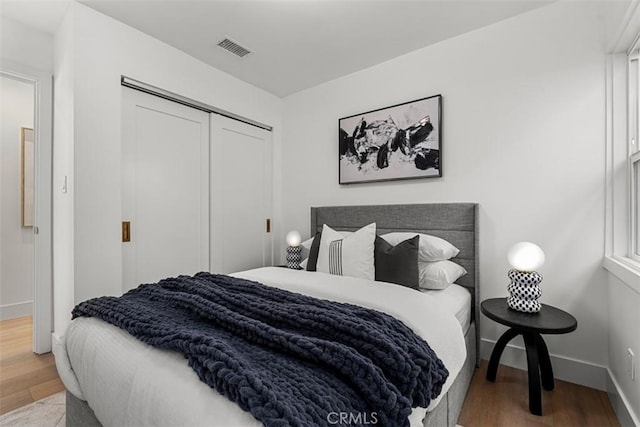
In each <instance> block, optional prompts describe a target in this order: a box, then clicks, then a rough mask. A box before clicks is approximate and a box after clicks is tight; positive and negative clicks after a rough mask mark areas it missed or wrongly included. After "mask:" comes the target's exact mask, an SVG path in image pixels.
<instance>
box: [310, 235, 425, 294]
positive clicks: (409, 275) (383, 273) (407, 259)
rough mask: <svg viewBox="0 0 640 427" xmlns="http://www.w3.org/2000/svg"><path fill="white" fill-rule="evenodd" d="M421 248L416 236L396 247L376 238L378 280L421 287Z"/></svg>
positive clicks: (415, 287)
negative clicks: (419, 266) (419, 265)
mask: <svg viewBox="0 0 640 427" xmlns="http://www.w3.org/2000/svg"><path fill="white" fill-rule="evenodd" d="M314 243H315V241H314ZM419 247H420V236H414V237H412V238H411V239H407V240H405V241H403V242H400V243H399V244H397V245H396V246H393V245H391V244H390V243H389V242H387V241H386V240H384V239H383V238H382V237H380V236H376V240H375V249H374V250H375V266H376V280H377V281H381V282H391V283H396V284H398V285H402V286H406V287H408V288H413V289H418V288H419V285H420V272H419V270H418V249H419ZM312 248H313V247H312ZM312 250H313V249H312ZM309 261H311V257H309ZM314 266H315V265H314Z"/></svg>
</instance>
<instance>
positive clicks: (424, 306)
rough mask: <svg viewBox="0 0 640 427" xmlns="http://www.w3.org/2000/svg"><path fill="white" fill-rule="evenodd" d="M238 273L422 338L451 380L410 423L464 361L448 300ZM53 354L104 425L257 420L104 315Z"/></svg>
mask: <svg viewBox="0 0 640 427" xmlns="http://www.w3.org/2000/svg"><path fill="white" fill-rule="evenodd" d="M235 275H236V276H238V277H243V278H246V279H250V280H256V281H259V282H262V283H264V284H266V285H271V286H274V287H278V288H282V289H287V290H290V291H293V292H299V293H304V294H307V295H311V296H315V297H318V298H324V299H329V300H334V301H339V302H346V303H352V304H359V305H362V306H364V307H369V308H373V309H376V310H381V311H385V312H387V313H389V314H391V315H392V316H394V317H396V318H398V319H400V320H402V321H403V322H404V323H405V324H406V325H407V326H409V327H410V328H412V329H413V330H414V331H415V332H416V333H417V334H418V335H419V336H421V337H422V338H423V339H425V340H426V341H427V342H428V343H429V345H430V346H431V348H433V350H434V351H435V352H436V354H437V355H438V357H440V359H441V360H442V361H443V362H444V364H445V366H446V367H447V369H448V370H449V378H448V379H447V381H446V383H445V384H444V386H443V389H442V393H441V394H440V397H438V398H437V399H434V400H433V401H432V402H431V404H430V405H429V408H414V410H413V412H412V414H411V416H410V423H411V425H413V426H421V425H422V419H423V418H424V416H425V414H426V412H427V411H428V410H431V409H432V408H434V407H435V406H436V405H437V404H438V402H439V400H440V398H441V397H442V396H443V395H444V394H445V393H446V392H447V390H448V389H449V387H450V386H451V384H452V383H453V381H454V380H455V378H456V377H457V375H458V373H459V372H460V369H461V368H462V365H463V363H464V360H465V358H466V348H465V344H464V336H463V331H462V327H461V325H460V323H459V322H458V320H457V319H456V317H455V316H454V313H453V312H452V311H451V309H450V307H449V308H445V307H444V306H445V305H446V304H444V303H443V302H442V301H444V299H445V298H447V300H449V299H451V297H442V296H439V295H438V294H435V295H432V294H429V293H424V294H420V293H416V292H415V291H414V290H412V289H409V288H404V287H402V286H397V285H392V284H388V283H382V282H373V281H369V280H363V279H355V278H350V277H340V276H332V275H328V274H324V273H313V272H306V271H294V270H289V269H286V268H277V267H270V268H261V269H256V270H249V271H245V272H242V273H237V274H235ZM450 292H451V291H450ZM454 292H455V291H454ZM446 294H447V295H448V293H446ZM442 295H444V294H442ZM441 306H442V307H441ZM54 354H55V356H56V364H57V366H58V371H59V373H60V376H61V378H62V381H63V382H64V383H65V386H67V389H68V390H69V391H70V392H71V393H73V394H74V395H75V396H76V397H78V398H80V399H82V400H86V401H87V402H88V403H89V406H90V407H91V408H92V409H93V411H94V412H95V414H96V417H97V418H98V420H99V421H100V422H101V423H102V424H103V425H105V426H144V425H155V426H173V425H184V426H191V425H194V426H195V425H202V424H203V421H204V420H207V421H206V424H207V425H221V426H250V425H260V423H259V422H258V421H257V420H255V419H254V418H253V417H252V416H251V414H249V413H248V412H245V411H243V410H241V409H240V407H239V406H237V405H236V404H235V403H233V402H231V401H230V400H228V399H227V398H225V397H224V396H222V395H219V394H218V393H216V392H215V391H214V390H211V389H210V388H209V387H208V386H207V385H206V384H205V383H203V382H201V381H200V380H199V379H198V377H197V376H196V374H195V372H194V371H193V370H192V369H191V368H190V367H189V366H188V364H187V361H186V359H185V358H184V357H183V356H182V355H180V354H178V353H175V352H168V351H163V350H159V349H156V348H153V347H151V346H149V345H147V344H145V343H143V342H141V341H138V340H137V339H135V338H134V337H132V336H131V335H129V334H128V333H127V332H126V331H124V330H122V329H119V328H117V327H115V326H113V325H110V324H108V323H105V322H103V321H101V320H98V319H95V318H78V319H75V320H74V321H72V322H71V325H70V326H69V328H68V329H67V332H66V333H65V336H64V339H63V340H62V345H61V346H60V347H56V348H55V349H54Z"/></svg>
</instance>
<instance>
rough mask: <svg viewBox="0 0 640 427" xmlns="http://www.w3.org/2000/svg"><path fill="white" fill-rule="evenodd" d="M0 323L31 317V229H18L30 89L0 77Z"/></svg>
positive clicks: (29, 123) (31, 101)
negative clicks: (23, 137) (23, 130)
mask: <svg viewBox="0 0 640 427" xmlns="http://www.w3.org/2000/svg"><path fill="white" fill-rule="evenodd" d="M0 94H1V95H0V117H1V118H2V119H1V122H0V123H1V124H0V132H1V138H2V139H1V140H0V161H1V163H2V168H1V169H0V174H1V176H0V198H1V199H2V205H1V209H0V236H2V237H1V239H0V242H1V244H0V311H1V313H0V319H1V320H5V319H11V318H14V317H20V316H26V315H30V314H32V303H33V273H34V266H33V256H34V244H33V228H32V227H23V226H22V205H21V200H22V199H21V191H20V188H21V187H20V182H21V177H22V174H21V159H22V157H21V148H20V134H21V131H20V128H21V127H28V128H32V129H33V123H34V120H33V119H34V87H33V84H30V83H25V82H22V81H20V80H16V79H13V78H10V77H6V76H1V77H0Z"/></svg>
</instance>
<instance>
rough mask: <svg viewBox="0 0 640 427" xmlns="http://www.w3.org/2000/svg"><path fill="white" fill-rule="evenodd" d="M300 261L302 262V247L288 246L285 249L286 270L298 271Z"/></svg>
mask: <svg viewBox="0 0 640 427" xmlns="http://www.w3.org/2000/svg"><path fill="white" fill-rule="evenodd" d="M300 261H302V247H301V246H288V247H287V268H293V269H294V270H300Z"/></svg>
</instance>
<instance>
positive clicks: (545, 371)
mask: <svg viewBox="0 0 640 427" xmlns="http://www.w3.org/2000/svg"><path fill="white" fill-rule="evenodd" d="M535 338H536V346H537V348H538V361H539V362H540V376H541V377H542V387H543V388H544V389H545V390H549V391H551V390H553V388H554V387H555V384H554V381H553V368H552V367H551V359H549V350H548V349H547V344H546V343H545V342H544V339H542V335H540V334H536V337H535Z"/></svg>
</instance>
